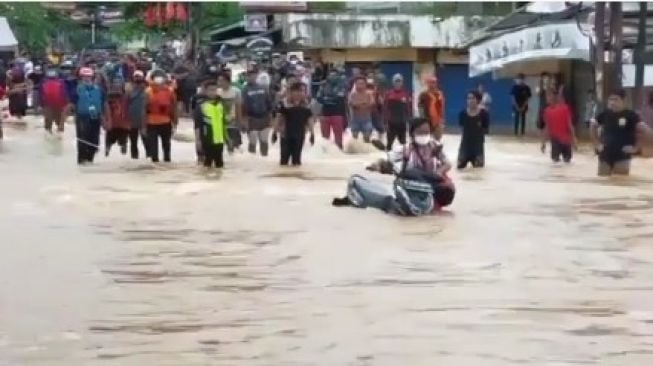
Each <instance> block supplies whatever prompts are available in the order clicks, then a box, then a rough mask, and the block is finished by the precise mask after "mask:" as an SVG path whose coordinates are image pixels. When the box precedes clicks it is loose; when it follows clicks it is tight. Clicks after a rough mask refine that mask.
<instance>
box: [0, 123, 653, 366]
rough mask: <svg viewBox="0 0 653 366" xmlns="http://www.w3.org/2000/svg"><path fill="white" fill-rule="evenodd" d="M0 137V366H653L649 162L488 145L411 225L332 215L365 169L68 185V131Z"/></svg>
mask: <svg viewBox="0 0 653 366" xmlns="http://www.w3.org/2000/svg"><path fill="white" fill-rule="evenodd" d="M69 127H70V126H69ZM5 132H6V133H5V135H6V140H5V141H3V142H1V143H0V145H1V146H0V172H1V175H0V177H1V178H0V204H1V206H2V208H1V209H0V235H1V239H0V253H1V254H0V365H2V366H6V365H12V366H13V365H21V366H22V365H29V366H32V365H38V366H41V365H42V366H59V365H61V366H63V365H65V366H70V365H85V366H95V365H120V366H125V365H134V366H140V365H149V364H151V365H161V366H165V365H175V366H177V365H179V366H194V365H230V366H231V365H246V366H258V365H261V366H263V365H266V366H267V365H283V366H293V365H298V366H299V365H302V366H304V365H306V366H309V365H324V366H341V365H351V366H363V365H374V366H377V365H378V366H386V365H388V366H396V365H411V366H422V365H423V366H433V365H455V366H467V365H470V366H478V365H483V366H491V365H501V366H504V365H547V366H554V365H555V366H561V365H614V366H626V365H633V366H642V365H650V364H653V285H651V279H652V278H653V246H652V244H653V226H652V225H651V222H653V191H652V188H653V161H652V160H648V161H646V160H636V161H635V163H634V166H633V175H632V176H631V177H629V178H625V179H603V178H598V177H595V168H596V164H595V159H594V157H593V156H591V154H589V152H588V151H585V152H582V151H581V153H580V154H579V155H578V156H577V157H576V158H575V159H574V162H573V164H571V165H570V166H554V165H553V164H552V163H550V161H549V159H548V157H547V156H543V155H542V154H541V153H540V152H539V145H537V144H535V143H532V142H520V141H516V140H513V139H511V138H498V137H493V136H491V137H489V139H488V142H487V145H486V152H487V155H486V159H487V162H488V164H487V167H486V168H485V169H483V170H469V171H464V172H454V173H453V178H454V180H455V182H456V184H457V188H458V192H457V197H456V200H455V202H454V205H453V206H452V207H451V208H450V209H449V210H448V211H447V212H445V213H442V214H440V215H438V216H433V217H425V218H417V219H406V218H398V217H393V216H389V215H386V214H384V213H382V212H379V211H374V210H358V209H353V208H333V207H331V206H330V201H331V199H332V198H333V197H334V196H338V195H342V194H343V193H344V190H345V185H346V179H347V178H348V176H349V175H350V174H352V173H361V172H364V166H365V164H366V163H367V162H369V161H370V160H372V159H374V158H376V157H378V156H379V155H378V154H367V155H345V154H342V153H340V152H338V151H336V150H335V149H332V148H330V147H326V146H327V145H326V144H324V143H318V144H317V145H316V147H313V148H309V149H308V150H307V153H306V157H305V166H304V167H302V168H301V169H288V168H286V169H282V168H280V167H278V166H277V164H276V162H277V154H278V151H277V150H276V149H275V150H274V151H273V156H272V157H269V158H267V159H262V158H260V157H252V156H249V155H247V154H237V155H235V156H234V157H231V158H228V160H227V169H226V170H225V171H224V173H223V175H222V176H221V177H207V176H206V175H204V174H201V173H200V171H199V169H198V168H197V167H196V166H195V164H194V147H193V145H192V143H176V144H175V145H173V160H174V162H173V163H172V165H170V166H160V167H156V168H153V167H152V166H151V165H148V164H146V163H145V162H144V161H141V162H133V161H130V160H129V159H128V158H127V157H123V156H120V155H119V153H118V149H116V148H114V152H113V155H112V156H111V157H109V158H108V159H107V158H104V157H103V156H98V158H97V159H96V161H97V163H96V164H95V166H92V167H83V168H79V167H78V166H77V165H76V164H75V157H74V154H75V151H74V142H73V132H74V131H73V129H72V128H68V131H67V132H66V137H65V139H64V140H63V142H61V143H53V142H48V141H46V140H45V139H44V138H43V133H42V131H41V130H38V129H37V128H36V127H35V126H30V127H29V128H27V129H26V130H15V129H6V131H5ZM457 143H458V138H457V137H456V136H447V137H446V140H445V144H446V151H447V152H448V153H449V155H450V157H451V158H452V159H455V156H456V150H457ZM372 176H373V175H372ZM378 179H382V180H388V178H387V177H380V176H379V177H378Z"/></svg>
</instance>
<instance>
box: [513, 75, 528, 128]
mask: <svg viewBox="0 0 653 366" xmlns="http://www.w3.org/2000/svg"><path fill="white" fill-rule="evenodd" d="M524 78H525V77H524V74H519V75H517V79H515V85H513V86H512V90H511V91H510V95H511V96H512V112H513V115H514V117H515V136H517V135H520V134H521V135H522V136H523V135H524V134H525V133H526V113H528V101H529V100H530V99H531V96H532V94H531V88H530V87H529V86H528V85H526V84H525V82H524Z"/></svg>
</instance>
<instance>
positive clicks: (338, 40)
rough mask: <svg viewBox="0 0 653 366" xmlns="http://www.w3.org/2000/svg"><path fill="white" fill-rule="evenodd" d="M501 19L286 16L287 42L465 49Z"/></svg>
mask: <svg viewBox="0 0 653 366" xmlns="http://www.w3.org/2000/svg"><path fill="white" fill-rule="evenodd" d="M496 19H498V18H497V17H483V18H481V17H463V16H454V17H450V18H447V19H445V20H441V21H435V18H434V17H433V16H431V15H404V14H396V15H361V14H315V13H313V14H292V13H291V14H285V15H278V16H277V19H276V21H278V22H279V24H282V33H283V39H284V41H289V40H292V39H296V38H299V37H304V42H303V43H304V45H305V46H306V47H309V48H366V47H375V48H403V47H417V48H463V47H464V45H465V43H466V42H467V41H468V40H469V39H471V37H472V36H474V35H475V34H476V32H478V31H480V30H481V29H482V28H483V27H485V26H487V25H489V24H491V23H492V22H493V21H495V20H496Z"/></svg>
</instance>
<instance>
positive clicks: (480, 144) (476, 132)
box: [458, 90, 490, 169]
mask: <svg viewBox="0 0 653 366" xmlns="http://www.w3.org/2000/svg"><path fill="white" fill-rule="evenodd" d="M482 99H483V96H482V95H481V93H479V92H478V91H475V90H474V91H470V92H469V93H467V108H465V109H464V110H462V111H460V113H459V114H458V124H459V125H460V128H461V129H462V137H461V138H460V147H459V149H458V169H465V168H466V167H467V164H469V163H471V164H472V166H473V167H474V168H482V167H483V166H485V135H486V134H487V132H488V129H489V126H490V115H489V114H488V112H487V111H486V110H485V109H483V108H482V107H481V101H482Z"/></svg>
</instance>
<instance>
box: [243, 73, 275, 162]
mask: <svg viewBox="0 0 653 366" xmlns="http://www.w3.org/2000/svg"><path fill="white" fill-rule="evenodd" d="M257 76H258V72H257V71H256V70H254V69H252V70H249V71H247V84H246V85H245V87H244V88H243V91H242V113H243V119H244V120H245V122H246V124H247V135H248V139H249V146H248V151H249V152H250V153H252V154H256V145H257V143H258V144H260V146H261V155H262V156H268V147H269V143H268V141H269V138H270V130H271V129H270V124H271V117H272V98H271V97H270V94H269V92H268V89H267V88H266V87H264V86H262V85H259V84H258V82H257Z"/></svg>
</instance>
